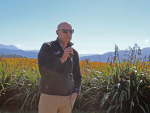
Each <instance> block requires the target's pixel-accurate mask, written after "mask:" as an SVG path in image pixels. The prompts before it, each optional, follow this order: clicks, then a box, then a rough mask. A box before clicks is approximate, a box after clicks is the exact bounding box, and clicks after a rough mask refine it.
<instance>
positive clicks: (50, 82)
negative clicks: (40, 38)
mask: <svg viewBox="0 0 150 113" xmlns="http://www.w3.org/2000/svg"><path fill="white" fill-rule="evenodd" d="M73 32H74V30H73V29H72V26H71V25H70V24H69V23H67V22H62V23H60V24H59V25H58V27H57V30H56V33H57V35H58V37H57V39H56V40H55V41H51V42H46V43H44V44H43V45H42V47H41V49H40V52H39V54H38V65H39V71H40V74H41V81H40V92H41V96H40V101H39V113H70V112H71V110H72V107H73V105H74V102H75V99H76V98H77V96H78V95H79V92H80V87H81V78H82V76H81V73H80V66H79V57H78V53H77V51H76V50H75V49H73V48H72V47H71V46H72V43H71V42H70V41H71V39H72V34H73Z"/></svg>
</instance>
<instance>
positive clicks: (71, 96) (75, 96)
mask: <svg viewBox="0 0 150 113" xmlns="http://www.w3.org/2000/svg"><path fill="white" fill-rule="evenodd" d="M77 96H78V94H77V93H76V92H75V93H72V95H70V96H69V98H77Z"/></svg>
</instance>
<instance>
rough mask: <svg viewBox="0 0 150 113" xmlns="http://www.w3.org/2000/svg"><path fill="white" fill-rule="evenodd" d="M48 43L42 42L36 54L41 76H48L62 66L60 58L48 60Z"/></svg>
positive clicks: (49, 51)
mask: <svg viewBox="0 0 150 113" xmlns="http://www.w3.org/2000/svg"><path fill="white" fill-rule="evenodd" d="M50 57H51V50H50V45H48V44H46V43H44V44H43V45H42V47H41V49H40V52H39V54H38V65H39V70H40V73H41V76H48V75H50V74H51V73H53V72H54V71H56V70H57V69H58V68H59V67H61V66H62V62H61V61H60V59H57V60H55V61H53V62H50Z"/></svg>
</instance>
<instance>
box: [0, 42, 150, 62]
mask: <svg viewBox="0 0 150 113" xmlns="http://www.w3.org/2000/svg"><path fill="white" fill-rule="evenodd" d="M38 52H39V50H21V49H18V48H17V47H15V46H13V45H10V46H6V45H2V44H0V54H5V55H9V54H16V55H21V56H23V57H27V58H36V59H37V58H38ZM124 53H125V50H120V51H119V56H120V58H122V59H127V57H125V56H124ZM141 53H142V55H140V56H138V57H140V58H144V57H145V55H149V54H150V47H147V48H143V49H142V50H141ZM110 55H111V56H112V57H113V56H114V55H115V53H114V52H107V53H104V54H102V55H99V54H79V60H84V59H86V58H87V59H89V60H90V61H91V62H93V61H100V62H107V59H108V57H109V56H110ZM147 57H148V56H147Z"/></svg>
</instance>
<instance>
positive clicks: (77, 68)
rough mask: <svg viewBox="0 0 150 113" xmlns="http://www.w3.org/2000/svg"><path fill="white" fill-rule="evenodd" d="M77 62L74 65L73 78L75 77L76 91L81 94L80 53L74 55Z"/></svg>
mask: <svg viewBox="0 0 150 113" xmlns="http://www.w3.org/2000/svg"><path fill="white" fill-rule="evenodd" d="M74 57H75V59H76V62H75V64H74V67H73V79H74V91H75V92H76V93H77V94H78V95H79V94H80V90H81V78H82V76H81V72H80V64H79V56H78V53H76V55H75V56H74Z"/></svg>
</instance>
